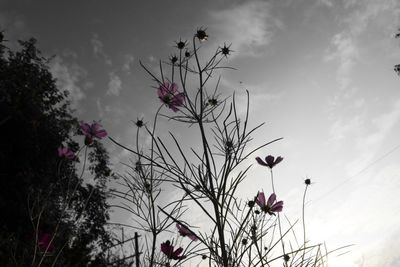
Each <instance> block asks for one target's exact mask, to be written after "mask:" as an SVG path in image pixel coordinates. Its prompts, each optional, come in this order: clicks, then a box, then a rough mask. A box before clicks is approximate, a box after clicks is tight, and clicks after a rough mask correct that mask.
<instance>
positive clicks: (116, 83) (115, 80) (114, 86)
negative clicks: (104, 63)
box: [107, 72, 122, 96]
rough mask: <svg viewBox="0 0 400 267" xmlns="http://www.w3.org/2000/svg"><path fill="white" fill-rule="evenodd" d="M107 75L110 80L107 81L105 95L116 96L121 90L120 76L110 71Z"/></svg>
mask: <svg viewBox="0 0 400 267" xmlns="http://www.w3.org/2000/svg"><path fill="white" fill-rule="evenodd" d="M109 76H110V81H109V82H108V90H107V95H115V96H118V95H119V94H120V92H121V90H122V87H121V85H122V81H121V78H120V77H119V76H118V75H117V74H115V73H114V72H110V73H109Z"/></svg>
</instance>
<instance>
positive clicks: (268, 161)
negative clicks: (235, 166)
mask: <svg viewBox="0 0 400 267" xmlns="http://www.w3.org/2000/svg"><path fill="white" fill-rule="evenodd" d="M256 160H257V162H258V164H260V165H262V166H266V167H269V168H271V169H272V168H273V167H274V166H275V165H276V164H278V163H279V162H281V161H282V160H283V158H282V157H277V158H276V159H274V157H273V156H271V155H269V156H266V157H265V161H263V160H262V159H261V158H260V157H256Z"/></svg>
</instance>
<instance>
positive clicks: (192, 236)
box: [176, 223, 198, 241]
mask: <svg viewBox="0 0 400 267" xmlns="http://www.w3.org/2000/svg"><path fill="white" fill-rule="evenodd" d="M176 228H178V233H179V234H180V235H181V236H183V237H185V236H187V237H189V238H190V239H192V240H193V241H197V240H198V238H197V236H196V235H195V234H194V233H193V232H192V231H190V230H189V228H187V227H186V226H184V225H182V224H179V223H177V224H176Z"/></svg>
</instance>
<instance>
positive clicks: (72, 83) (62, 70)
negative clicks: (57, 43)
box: [50, 56, 89, 109]
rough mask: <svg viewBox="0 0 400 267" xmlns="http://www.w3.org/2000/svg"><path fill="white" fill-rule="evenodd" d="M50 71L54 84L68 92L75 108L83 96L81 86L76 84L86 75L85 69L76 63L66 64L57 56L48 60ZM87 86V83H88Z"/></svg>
mask: <svg viewBox="0 0 400 267" xmlns="http://www.w3.org/2000/svg"><path fill="white" fill-rule="evenodd" d="M50 72H51V73H52V74H53V76H54V78H56V85H57V87H59V88H60V89H61V90H66V91H68V92H69V99H70V100H71V107H72V108H74V109H76V108H77V107H78V105H79V102H80V101H81V100H82V99H84V98H85V93H84V92H83V89H82V87H80V86H79V85H78V84H79V83H80V82H81V81H82V80H83V79H84V78H85V77H86V71H85V70H84V69H83V68H82V67H80V66H79V65H77V64H67V63H66V62H64V61H63V59H62V58H61V57H59V56H56V57H55V58H54V59H53V60H52V61H51V62H50ZM88 86H89V85H88Z"/></svg>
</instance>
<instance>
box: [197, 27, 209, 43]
mask: <svg viewBox="0 0 400 267" xmlns="http://www.w3.org/2000/svg"><path fill="white" fill-rule="evenodd" d="M196 37H197V38H199V41H200V42H203V41H207V38H208V35H207V33H206V31H205V30H203V29H202V28H200V29H198V30H197V33H196Z"/></svg>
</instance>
